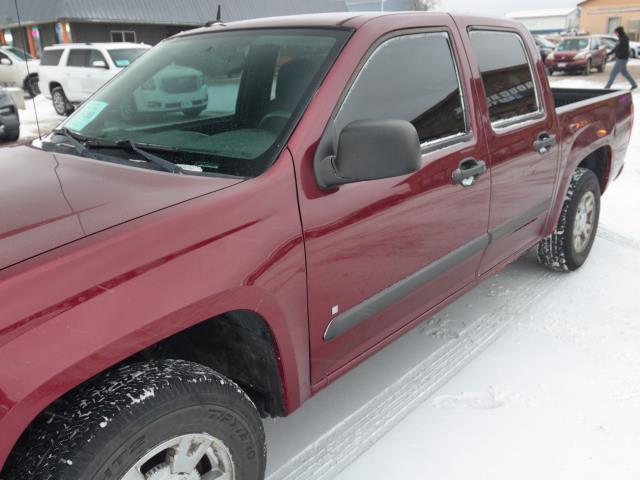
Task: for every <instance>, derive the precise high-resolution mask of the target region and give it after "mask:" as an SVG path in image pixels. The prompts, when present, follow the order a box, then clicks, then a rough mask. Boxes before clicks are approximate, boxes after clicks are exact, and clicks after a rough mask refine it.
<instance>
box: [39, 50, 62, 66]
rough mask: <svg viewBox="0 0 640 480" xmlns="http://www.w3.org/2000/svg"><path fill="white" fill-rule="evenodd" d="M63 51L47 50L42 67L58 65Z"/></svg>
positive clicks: (42, 60)
mask: <svg viewBox="0 0 640 480" xmlns="http://www.w3.org/2000/svg"><path fill="white" fill-rule="evenodd" d="M63 51H64V50H62V49H57V50H45V51H44V53H43V54H42V58H41V59H40V65H58V63H60V58H61V57H62V52H63Z"/></svg>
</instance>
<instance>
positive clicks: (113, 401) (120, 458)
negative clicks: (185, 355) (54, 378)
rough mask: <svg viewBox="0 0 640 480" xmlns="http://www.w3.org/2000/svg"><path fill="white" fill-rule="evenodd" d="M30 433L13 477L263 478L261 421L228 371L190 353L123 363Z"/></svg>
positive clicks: (15, 458)
mask: <svg viewBox="0 0 640 480" xmlns="http://www.w3.org/2000/svg"><path fill="white" fill-rule="evenodd" d="M41 417H42V418H39V420H38V422H37V423H38V424H37V425H34V426H32V427H30V429H29V430H28V432H27V434H26V435H25V436H23V438H22V439H21V440H20V443H19V445H18V447H17V450H16V452H15V453H13V454H12V457H11V458H10V459H9V463H8V465H9V467H8V470H6V478H7V479H11V480H45V479H46V480H88V479H109V480H160V479H163V480H262V479H263V478H264V471H265V464H266V448H265V437H264V431H263V429H262V422H261V420H260V417H259V415H258V412H257V410H256V408H255V406H254V405H253V403H252V402H251V400H250V399H249V398H248V397H247V396H246V395H245V394H244V392H243V391H242V390H241V389H240V388H239V387H238V386H237V385H236V384H235V383H234V382H232V381H231V380H229V379H228V378H226V377H224V376H222V375H220V374H218V373H216V372H214V371H213V370H211V369H209V368H207V367H204V366H202V365H198V364H195V363H192V362H186V361H182V360H163V361H152V362H146V363H139V364H132V365H128V366H125V367H121V368H119V369H117V370H114V371H113V372H110V373H109V374H107V375H105V376H104V377H102V379H98V380H93V381H91V384H90V386H88V387H87V388H85V389H79V390H77V391H74V393H72V394H71V395H67V396H65V398H64V399H63V401H62V402H57V403H56V404H54V407H53V408H52V409H51V410H50V411H47V412H46V414H45V415H42V416H41Z"/></svg>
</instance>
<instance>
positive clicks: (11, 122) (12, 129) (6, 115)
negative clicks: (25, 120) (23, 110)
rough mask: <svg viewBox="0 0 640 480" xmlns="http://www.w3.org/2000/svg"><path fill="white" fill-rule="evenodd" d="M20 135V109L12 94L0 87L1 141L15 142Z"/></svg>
mask: <svg viewBox="0 0 640 480" xmlns="http://www.w3.org/2000/svg"><path fill="white" fill-rule="evenodd" d="M19 137H20V117H19V116H18V109H17V108H16V104H15V102H14V101H13V98H11V95H9V94H8V93H7V92H6V90H5V89H3V88H0V142H15V141H16V140H18V138H19Z"/></svg>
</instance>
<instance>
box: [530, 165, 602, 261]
mask: <svg viewBox="0 0 640 480" xmlns="http://www.w3.org/2000/svg"><path fill="white" fill-rule="evenodd" d="M599 218H600V185H599V183H598V177H596V175H595V174H594V173H593V172H592V171H591V170H587V169H586V168H578V169H576V171H575V172H574V173H573V177H572V178H571V183H570V185H569V189H568V190H567V195H566V197H565V200H564V204H563V206H562V211H561V213H560V219H559V220H558V225H557V226H556V229H555V231H554V232H553V233H552V234H551V235H550V236H548V237H547V238H544V239H542V240H541V241H540V243H538V261H539V262H540V263H541V264H542V265H544V266H546V267H548V268H550V269H551V270H555V271H560V272H561V271H569V270H576V269H578V268H580V266H582V264H583V263H584V262H585V261H586V260H587V257H588V256H589V252H590V251H591V247H592V246H593V241H594V240H595V237H596V232H597V230H598V220H599Z"/></svg>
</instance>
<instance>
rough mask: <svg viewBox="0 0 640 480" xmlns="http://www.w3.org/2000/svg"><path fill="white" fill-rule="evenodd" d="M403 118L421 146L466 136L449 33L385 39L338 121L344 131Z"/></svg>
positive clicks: (347, 100) (354, 87) (364, 67)
mask: <svg viewBox="0 0 640 480" xmlns="http://www.w3.org/2000/svg"><path fill="white" fill-rule="evenodd" d="M392 118H393V119H401V120H407V121H409V122H411V123H413V125H414V126H415V127H416V130H417V131H418V135H419V137H420V142H421V143H423V144H424V143H427V142H432V141H435V140H440V139H443V138H447V137H451V136H453V135H458V134H462V133H465V132H466V131H467V126H466V120H465V114H464V109H463V101H462V93H461V87H460V83H459V80H458V74H457V70H456V66H455V63H454V60H453V54H452V49H451V44H450V40H449V36H448V34H447V33H445V32H433V33H418V34H412V35H403V36H399V37H394V38H391V39H389V40H386V41H385V42H384V43H382V44H381V45H380V46H378V47H377V48H376V50H375V51H374V52H373V53H372V54H371V56H370V57H369V59H368V60H367V61H366V63H365V65H364V66H363V67H362V70H361V71H360V73H359V74H358V76H357V78H356V80H355V81H354V83H353V85H352V86H351V88H350V90H349V92H348V94H347V96H346V97H345V99H344V103H343V104H342V106H341V107H340V110H339V111H338V114H337V115H336V119H335V126H336V131H337V132H340V131H341V130H342V129H343V128H344V127H345V126H346V125H348V124H349V123H351V122H353V121H355V120H365V119H376V120H384V119H392Z"/></svg>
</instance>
